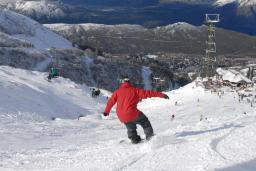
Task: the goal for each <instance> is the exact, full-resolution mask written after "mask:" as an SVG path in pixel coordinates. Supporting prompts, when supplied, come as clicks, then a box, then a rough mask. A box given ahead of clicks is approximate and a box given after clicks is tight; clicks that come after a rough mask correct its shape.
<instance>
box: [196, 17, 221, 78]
mask: <svg viewBox="0 0 256 171" xmlns="http://www.w3.org/2000/svg"><path fill="white" fill-rule="evenodd" d="M205 22H206V24H207V26H208V36H207V41H206V49H205V56H204V57H203V58H202V64H201V65H202V66H201V67H202V68H201V76H202V77H212V76H214V75H215V73H216V63H217V59H216V56H215V54H216V43H215V31H216V27H215V25H216V24H217V23H218V22H220V15H219V14H206V15H205Z"/></svg>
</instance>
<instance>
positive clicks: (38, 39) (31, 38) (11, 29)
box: [0, 9, 72, 49]
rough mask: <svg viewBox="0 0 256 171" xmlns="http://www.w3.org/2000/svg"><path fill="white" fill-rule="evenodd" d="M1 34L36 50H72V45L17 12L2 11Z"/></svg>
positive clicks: (0, 19) (0, 16) (0, 18)
mask: <svg viewBox="0 0 256 171" xmlns="http://www.w3.org/2000/svg"><path fill="white" fill-rule="evenodd" d="M0 32H3V33H5V34H7V35H9V36H11V37H13V38H16V39H19V40H20V41H25V42H27V43H30V44H32V45H34V47H35V48H39V49H45V48H72V44H71V43H70V42H69V41H68V40H66V39H64V38H63V37H61V36H59V35H57V34H56V33H54V32H52V31H50V30H49V29H47V28H45V27H44V26H42V25H41V24H40V23H38V22H36V21H34V20H32V19H30V18H28V17H25V16H23V15H21V14H17V13H15V12H12V11H9V10H6V9H0Z"/></svg>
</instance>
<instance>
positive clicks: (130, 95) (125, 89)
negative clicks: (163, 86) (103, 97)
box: [104, 82, 165, 123]
mask: <svg viewBox="0 0 256 171" xmlns="http://www.w3.org/2000/svg"><path fill="white" fill-rule="evenodd" d="M149 97H161V98H164V97H165V94H163V93H161V92H157V91H150V90H143V89H139V88H135V87H133V86H132V85H131V84H130V83H129V82H124V83H123V84H121V86H120V88H119V89H117V90H116V91H115V92H114V93H113V94H112V96H111V98H110V99H109V100H108V103H107V106H106V108H105V111H104V112H105V113H109V112H110V110H111V108H112V107H113V106H114V104H115V103H116V102H117V108H116V113H117V116H118V118H119V120H120V121H121V122H122V123H127V122H131V121H134V120H136V119H137V118H138V116H139V114H140V111H139V110H138V109H137V104H138V103H139V101H140V100H141V99H145V98H149Z"/></svg>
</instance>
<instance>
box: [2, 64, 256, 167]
mask: <svg viewBox="0 0 256 171" xmlns="http://www.w3.org/2000/svg"><path fill="white" fill-rule="evenodd" d="M46 76H47V75H46V73H39V72H31V71H26V70H20V69H14V68H10V67H5V66H1V67H0V85H1V89H0V93H1V97H0V139H1V141H0V170H1V171H10V170H12V171H14V170H15V171H17V170H19V171H25V170H26V171H36V170H44V171H45V170H47V171H63V170H70V171H82V170H133V171H134V170H135V171H136V170H138V171H141V170H174V171H213V170H217V171H226V170H230V171H231V170H232V171H233V170H239V171H240V170H241V171H242V170H246V171H255V166H256V161H255V158H256V143H255V142H256V136H255V134H256V113H255V107H256V105H255V104H253V106H254V108H251V107H250V104H249V103H247V100H246V99H244V101H241V102H240V103H239V102H238V97H237V94H236V93H235V92H231V90H230V89H228V88H224V89H222V90H223V91H224V92H225V93H224V94H223V95H222V96H221V98H220V97H218V95H217V93H211V92H210V91H205V90H204V89H203V88H201V87H196V86H195V84H194V83H191V84H189V85H187V86H185V87H183V88H180V89H178V90H175V91H172V92H168V95H169V96H170V100H165V99H159V98H152V99H148V100H143V102H142V103H140V104H139V108H140V109H141V110H142V111H143V112H144V113H145V114H146V115H147V116H148V118H149V119H150V121H151V122H152V125H153V127H154V130H155V133H156V136H155V137H154V138H153V139H152V140H151V141H150V142H146V143H142V144H138V145H131V144H129V142H128V140H127V141H125V143H122V144H120V143H119V141H121V140H124V139H125V140H126V139H127V138H126V129H125V127H124V125H123V124H120V123H119V121H118V119H117V117H116V115H115V112H114V110H113V111H112V112H111V114H110V116H109V117H107V118H103V117H101V112H102V111H103V110H104V106H105V103H106V97H105V96H101V97H100V98H98V99H92V98H91V97H90V90H89V88H88V87H86V86H81V85H77V84H75V83H73V82H71V81H69V80H66V79H63V78H58V79H54V80H53V81H52V82H51V83H49V82H47V81H46V80H45V77H46ZM104 93H106V95H109V94H108V93H107V92H104ZM175 102H177V105H175ZM80 114H83V115H85V117H83V118H81V119H80V120H77V116H78V115H80ZM172 114H174V115H175V119H174V120H173V121H172V120H171V115H172ZM53 116H55V117H58V118H63V119H57V120H55V121H51V120H49V119H50V117H53ZM200 119H202V121H200ZM138 132H139V134H140V135H142V136H143V131H142V129H141V128H140V127H138Z"/></svg>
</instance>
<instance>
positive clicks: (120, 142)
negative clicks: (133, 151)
mask: <svg viewBox="0 0 256 171" xmlns="http://www.w3.org/2000/svg"><path fill="white" fill-rule="evenodd" d="M153 137H154V136H152V137H151V138H149V139H145V138H141V141H140V142H139V143H137V144H142V143H146V142H149V141H150V140H151V139H152V138H153ZM124 143H127V144H134V143H132V142H131V140H129V139H128V138H127V139H122V140H120V141H119V144H124ZM134 145H136V144H134Z"/></svg>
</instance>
